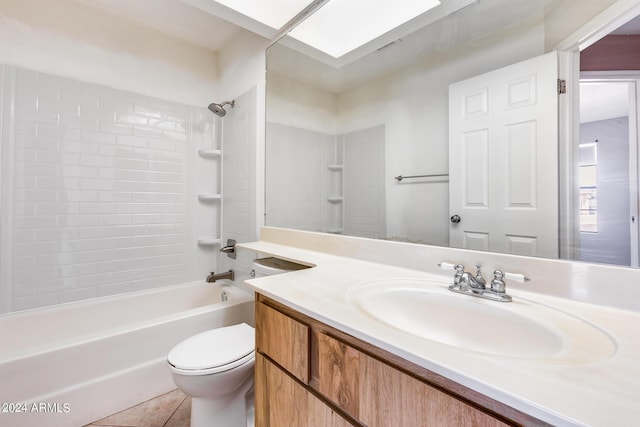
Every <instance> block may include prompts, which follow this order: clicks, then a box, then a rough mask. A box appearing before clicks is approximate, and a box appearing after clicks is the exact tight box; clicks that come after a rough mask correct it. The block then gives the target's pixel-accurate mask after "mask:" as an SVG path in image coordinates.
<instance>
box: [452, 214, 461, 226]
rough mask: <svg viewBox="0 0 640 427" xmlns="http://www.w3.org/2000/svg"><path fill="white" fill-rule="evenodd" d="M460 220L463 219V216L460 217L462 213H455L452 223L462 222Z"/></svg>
mask: <svg viewBox="0 0 640 427" xmlns="http://www.w3.org/2000/svg"><path fill="white" fill-rule="evenodd" d="M460 220H462V218H460V215H453V216H452V217H451V222H452V223H454V224H457V223H459V222H460Z"/></svg>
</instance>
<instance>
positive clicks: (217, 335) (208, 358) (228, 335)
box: [167, 323, 255, 370]
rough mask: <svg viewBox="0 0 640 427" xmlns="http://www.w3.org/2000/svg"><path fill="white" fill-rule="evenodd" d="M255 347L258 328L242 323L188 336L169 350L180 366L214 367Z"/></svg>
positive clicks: (171, 356)
mask: <svg viewBox="0 0 640 427" xmlns="http://www.w3.org/2000/svg"><path fill="white" fill-rule="evenodd" d="M254 349H255V330H254V329H253V328H252V327H251V326H249V325H247V324H246V323H240V324H238V325H233V326H226V327H223V328H217V329H211V330H209V331H205V332H201V333H199V334H196V335H194V336H192V337H191V338H187V339H186V340H184V341H182V342H181V343H180V344H178V345H176V346H175V347H174V348H173V349H172V350H171V351H170V352H169V355H168V356H167V360H168V361H169V363H170V364H171V365H173V366H174V367H176V368H178V369H184V370H202V369H210V368H216V367H220V366H224V365H228V364H230V363H233V362H235V361H237V360H239V359H242V358H243V357H246V356H247V355H249V354H251V353H252V352H253V350H254Z"/></svg>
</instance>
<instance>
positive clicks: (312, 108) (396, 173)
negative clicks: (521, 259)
mask: <svg viewBox="0 0 640 427" xmlns="http://www.w3.org/2000/svg"><path fill="white" fill-rule="evenodd" d="M339 3H345V2H344V0H330V1H329V2H327V3H326V4H325V5H324V6H323V7H322V8H320V9H319V10H318V11H316V12H315V13H314V14H313V15H312V16H311V17H310V18H308V19H306V20H305V21H304V22H302V23H301V24H300V25H299V26H297V27H296V28H294V30H293V31H291V32H290V33H289V34H288V35H286V36H285V37H283V38H282V39H280V40H279V41H278V42H277V43H275V44H273V45H272V46H271V47H270V48H269V49H268V50H267V94H266V111H267V117H266V122H267V124H266V132H267V135H266V197H265V201H266V206H265V212H266V224H267V225H270V226H277V227H287V228H294V229H302V230H311V231H321V232H328V233H339V234H345V235H352V236H361V237H368V238H376V239H391V240H400V241H406V242H413V243H420V244H430V245H438V246H452V247H461V248H469V249H477V250H485V251H492V252H503V253H512V254H518V255H528V256H539V257H547V258H558V257H563V258H569V259H574V260H578V261H588V262H602V263H609V264H618V265H627V266H637V265H638V227H637V224H636V223H637V220H638V216H637V215H638V214H637V205H638V200H637V199H638V172H637V168H638V161H637V159H638V150H637V145H638V144H637V140H638V136H637V132H636V128H637V125H636V122H637V108H636V103H637V89H636V80H637V79H640V72H635V71H633V70H639V69H640V65H633V64H631V65H629V64H624V62H625V61H624V59H622V63H623V65H620V64H619V62H620V60H621V59H620V58H621V57H622V56H623V55H624V52H625V46H627V45H628V46H635V49H636V51H637V48H638V46H640V43H638V40H639V39H640V35H638V34H640V31H639V30H638V26H634V25H633V22H631V23H628V24H627V25H625V26H623V27H621V28H620V29H618V30H616V31H613V32H611V34H609V35H607V36H606V37H604V38H603V39H602V42H603V43H604V42H605V41H607V42H609V43H611V42H612V40H613V42H614V44H615V45H616V48H615V49H617V50H616V52H618V53H617V56H616V58H615V59H611V58H608V57H607V53H611V52H613V51H614V50H615V49H614V48H612V47H611V45H605V46H602V44H601V43H600V42H597V43H595V44H592V45H591V46H590V47H588V48H587V49H586V50H584V51H583V52H581V53H580V54H579V56H580V57H581V59H582V61H581V63H582V66H583V67H584V68H583V69H582V71H581V74H580V75H581V76H582V77H581V80H580V83H579V84H578V83H577V82H576V83H575V84H574V86H572V87H571V88H569V89H570V91H569V93H566V94H560V95H559V94H558V92H559V91H560V92H562V91H563V90H564V88H562V87H561V86H562V85H561V84H559V82H558V69H561V70H562V67H561V66H560V65H561V63H562V61H563V59H562V55H559V54H558V52H556V46H558V44H559V43H561V42H562V41H563V40H565V39H566V38H567V37H568V36H570V35H571V34H573V33H575V31H576V30H577V29H579V28H580V27H581V26H583V25H584V24H585V23H588V22H593V19H594V18H595V17H597V16H598V15H600V14H601V13H603V11H604V12H606V10H607V8H609V7H610V6H611V5H613V4H614V3H616V1H614V0H597V1H589V2H585V1H582V0H480V1H477V0H441V1H435V0H434V1H432V2H427V1H425V2H413V3H421V7H424V8H425V10H418V11H407V14H406V15H402V14H401V13H396V12H394V11H392V10H389V11H384V10H376V13H375V14H376V15H378V16H380V15H382V16H387V17H390V18H389V20H390V19H391V18H398V19H399V24H393V25H391V28H386V27H384V25H382V24H379V23H375V22H373V21H372V19H371V18H369V17H367V16H364V14H363V13H364V12H363V11H360V13H359V14H358V15H357V17H355V18H346V17H347V16H348V15H347V13H346V12H343V11H340V10H339V9H338V7H339ZM346 3H350V2H346ZM351 3H353V2H351ZM383 3H388V2H383ZM427 3H430V5H427ZM627 3H632V2H627ZM396 6H397V5H396ZM394 7H395V6H394ZM429 7H431V8H430V9H428V8H429ZM372 8H373V9H375V7H372ZM396 9H397V7H396ZM426 9H428V10H426ZM396 15H399V16H396ZM568 16H570V17H571V19H568V18H567V17H568ZM630 19H631V18H630ZM355 27H358V28H360V27H362V28H364V29H366V28H373V29H374V30H377V31H378V33H376V32H375V31H374V32H373V35H364V34H363V33H362V31H360V30H358V31H355V33H356V34H351V33H349V31H346V33H345V34H346V35H345V34H343V33H342V29H346V30H348V29H349V28H351V29H352V30H353V28H355ZM318 28H319V29H320V34H325V35H327V34H331V35H332V36H334V35H336V36H337V37H343V38H342V39H339V40H338V42H337V43H334V44H332V40H327V37H325V38H321V39H320V40H318V39H315V38H314V31H315V30H317V29H318ZM363 31H364V30H363ZM351 42H353V45H351V44H349V43H351ZM631 56H637V55H631ZM559 57H560V59H559ZM586 59H589V61H586ZM615 61H618V63H616V62H615ZM629 61H630V62H631V63H632V62H633V61H632V60H629ZM574 62H575V61H574ZM589 64H591V65H589ZM594 64H595V65H594ZM630 67H631V68H630ZM633 67H636V68H633ZM620 70H625V71H620ZM574 89H579V91H580V95H579V96H578V95H577V94H575V93H572V92H574ZM562 97H565V98H564V99H563V98H562ZM578 103H580V104H579V105H578ZM567 109H569V110H571V111H573V113H572V114H573V116H572V117H574V118H573V119H571V120H569V121H566V120H565V122H564V124H563V121H562V120H563V117H564V118H565V119H566V111H567ZM578 117H579V118H580V120H578ZM567 123H575V126H574V125H571V126H570V127H572V128H573V129H572V132H573V134H572V135H573V136H572V137H571V138H567V136H566V135H567V132H566V129H563V125H564V126H565V127H566V125H567ZM577 135H579V137H577ZM567 236H568V237H567Z"/></svg>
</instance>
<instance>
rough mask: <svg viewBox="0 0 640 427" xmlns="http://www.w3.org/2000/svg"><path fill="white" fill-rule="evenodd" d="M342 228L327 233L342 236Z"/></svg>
mask: <svg viewBox="0 0 640 427" xmlns="http://www.w3.org/2000/svg"><path fill="white" fill-rule="evenodd" d="M342 231H343V230H342V228H330V229H328V230H327V233H331V234H342Z"/></svg>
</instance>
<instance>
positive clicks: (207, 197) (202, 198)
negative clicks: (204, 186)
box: [198, 193, 222, 202]
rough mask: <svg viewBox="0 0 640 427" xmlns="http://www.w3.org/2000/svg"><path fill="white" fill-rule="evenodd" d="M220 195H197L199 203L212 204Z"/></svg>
mask: <svg viewBox="0 0 640 427" xmlns="http://www.w3.org/2000/svg"><path fill="white" fill-rule="evenodd" d="M221 197H222V196H221V195H220V193H206V194H204V193H203V194H198V200H200V201H201V202H213V201H216V200H220V199H221Z"/></svg>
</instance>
